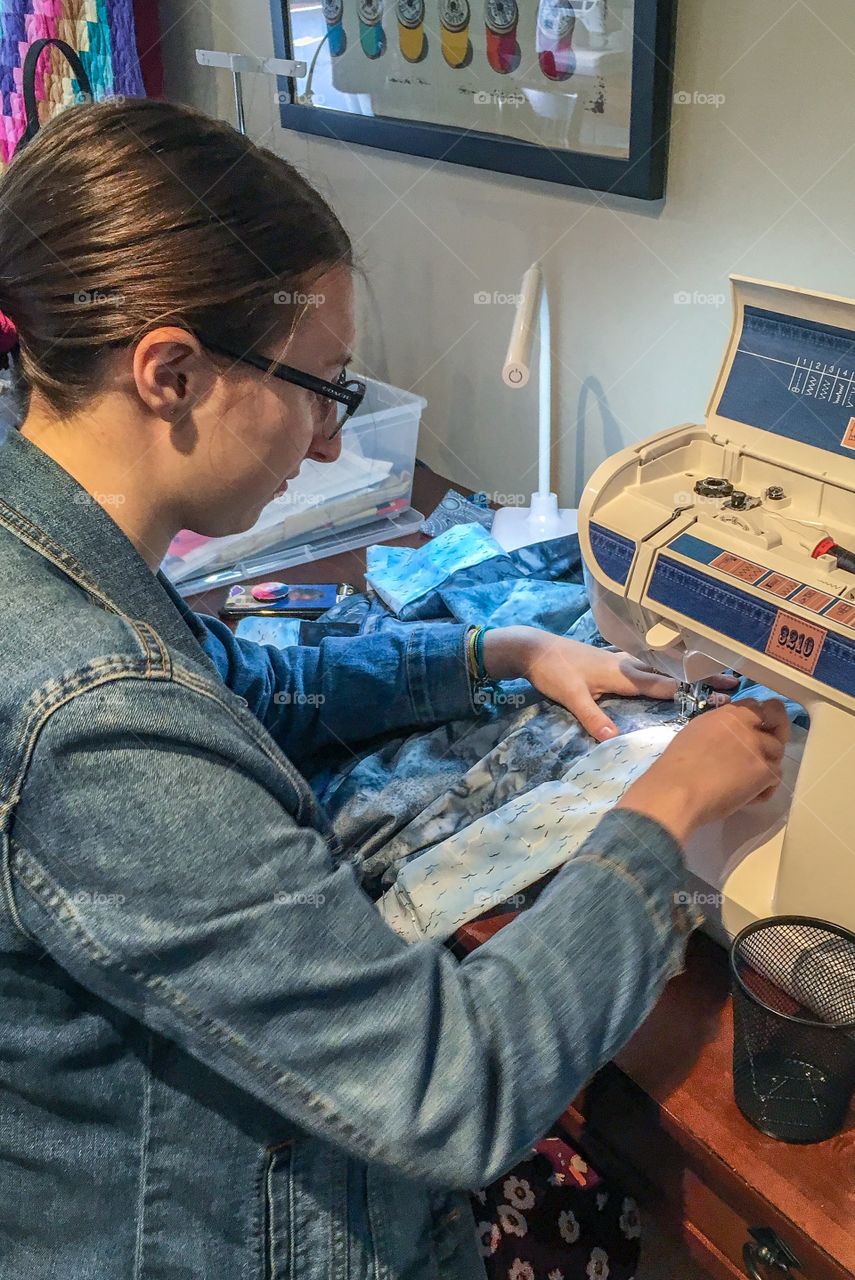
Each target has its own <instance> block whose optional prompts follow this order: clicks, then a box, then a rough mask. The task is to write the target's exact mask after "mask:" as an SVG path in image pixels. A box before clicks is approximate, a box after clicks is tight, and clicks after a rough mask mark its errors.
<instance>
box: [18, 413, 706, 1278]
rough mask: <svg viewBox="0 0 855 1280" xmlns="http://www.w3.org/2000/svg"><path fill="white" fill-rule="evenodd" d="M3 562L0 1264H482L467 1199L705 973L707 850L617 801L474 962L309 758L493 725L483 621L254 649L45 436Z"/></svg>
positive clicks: (321, 1273)
mask: <svg viewBox="0 0 855 1280" xmlns="http://www.w3.org/2000/svg"><path fill="white" fill-rule="evenodd" d="M0 579H2V581H1V582H0V590H2V598H3V599H4V600H5V607H4V609H3V626H2V629H0V668H1V669H2V683H1V684H0V733H2V751H0V856H2V881H3V888H2V904H0V966H1V968H0V1017H2V1026H3V1033H2V1037H1V1038H0V1275H2V1276H3V1277H6V1276H8V1277H10V1278H11V1277H13V1276H14V1277H15V1280H53V1278H54V1277H56V1276H63V1277H67V1278H68V1280H124V1278H127V1280H131V1278H132V1277H133V1278H134V1280H274V1278H275V1280H282V1278H288V1280H404V1278H405V1277H406V1278H407V1280H452V1278H453V1280H478V1278H479V1277H482V1276H483V1266H482V1262H481V1258H480V1254H479V1250H478V1246H477V1243H476V1239H475V1235H474V1230H473V1219H472V1215H471V1211H470V1209H469V1200H468V1197H467V1195H466V1188H476V1187H479V1186H481V1185H483V1184H486V1183H487V1182H489V1181H491V1180H493V1179H495V1178H496V1177H498V1176H499V1175H500V1174H501V1173H502V1172H504V1171H505V1170H506V1169H508V1168H509V1167H511V1166H512V1165H513V1164H514V1163H515V1162H516V1161H517V1160H518V1159H519V1158H520V1157H521V1156H522V1155H523V1154H524V1153H525V1152H526V1150H527V1149H528V1147H529V1146H530V1144H531V1143H532V1141H533V1140H535V1139H536V1138H537V1137H538V1136H539V1135H540V1134H541V1133H542V1132H543V1131H544V1130H545V1129H546V1128H547V1127H548V1126H549V1125H550V1124H551V1123H552V1121H553V1120H554V1119H555V1118H556V1116H557V1115H558V1114H559V1113H560V1112H561V1111H562V1110H563V1109H564V1107H565V1106H566V1105H567V1103H568V1102H569V1101H570V1100H571V1098H572V1097H573V1095H574V1094H575V1093H576V1091H577V1090H578V1089H579V1087H580V1086H581V1085H582V1084H583V1083H584V1082H585V1080H587V1078H588V1077H589V1076H590V1075H591V1074H592V1073H593V1072H594V1071H595V1070H596V1069H597V1068H598V1067H599V1066H600V1065H601V1064H602V1063H603V1062H605V1061H606V1060H607V1059H608V1058H609V1057H611V1056H612V1055H613V1054H614V1052H615V1051H616V1050H617V1049H618V1048H619V1047H620V1046H621V1045H622V1044H623V1043H624V1042H625V1040H626V1039H627V1038H628V1036H629V1035H630V1034H631V1032H632V1031H633V1030H634V1028H635V1027H636V1026H637V1025H638V1024H639V1022H640V1021H641V1020H642V1019H643V1017H644V1015H645V1014H646V1012H647V1011H648V1010H649V1009H650V1007H651V1005H652V1004H653V1002H654V1001H655V999H656V997H657V995H658V994H659V992H660V991H661V989H662V987H663V984H664V983H665V981H666V979H667V978H668V977H669V976H670V975H671V974H673V973H675V972H678V971H679V969H680V968H681V967H682V963H683V959H682V957H683V951H684V944H685V939H686V935H687V933H688V932H689V930H690V929H691V927H692V926H693V924H694V923H695V922H696V921H695V919H694V916H693V913H692V912H691V911H687V910H686V908H685V907H683V906H682V905H680V903H679V897H680V895H679V894H678V895H676V898H675V890H678V889H679V888H680V886H681V884H682V862H681V851H680V849H679V847H678V846H677V845H676V844H675V842H674V841H673V839H672V838H671V837H670V836H669V835H668V834H667V833H666V832H665V831H664V830H663V829H662V828H660V827H659V826H658V825H657V824H656V823H654V822H652V821H650V820H649V819H647V818H644V817H642V816H641V815H636V814H632V813H630V812H626V811H624V812H620V813H618V812H614V813H612V814H610V815H608V816H607V817H606V818H605V819H604V820H603V821H602V823H601V824H600V826H599V827H598V828H597V830H596V832H595V833H594V835H593V836H592V837H591V838H590V839H589V840H588V842H587V844H586V845H585V847H584V848H583V850H582V851H581V853H580V854H579V855H578V856H577V857H575V858H574V859H573V861H572V862H570V863H569V864H568V865H567V866H566V867H565V868H564V869H563V870H562V871H561V872H560V873H559V874H558V875H557V876H556V878H555V880H554V881H553V883H552V885H551V887H550V888H549V889H548V890H547V891H546V892H544V893H543V894H542V895H541V897H540V899H539V901H538V902H537V904H536V905H535V906H534V907H533V908H532V909H531V910H530V911H529V912H527V913H525V914H524V915H523V916H521V917H520V918H519V919H518V920H517V921H515V922H514V923H512V924H511V925H509V926H508V927H507V928H506V929H504V930H502V931H501V932H500V933H499V934H498V935H497V936H496V937H495V938H494V939H493V940H492V941H491V942H489V943H488V944H487V945H485V946H483V947H482V948H480V950H478V951H477V952H475V953H474V954H473V955H471V956H470V957H469V958H468V959H466V960H465V961H464V962H462V963H460V962H458V961H457V960H455V959H454V958H453V956H452V955H451V954H450V953H449V952H448V951H447V950H446V949H444V948H443V947H441V946H439V945H436V944H434V943H427V942H425V943H419V944H417V945H414V946H408V945H407V944H405V943H404V942H403V941H402V940H401V939H400V938H398V937H397V935H395V934H394V933H392V932H391V931H390V930H389V929H388V928H387V927H386V925H385V924H384V923H383V921H382V920H381V918H380V916H379V914H378V912H377V910H376V908H375V907H374V904H373V903H372V902H371V900H370V899H369V898H368V897H367V896H366V895H365V894H364V893H363V892H362V890H361V888H360V887H359V885H358V883H357V881H356V878H355V875H354V872H353V869H352V867H351V866H350V864H349V863H348V861H347V858H346V856H342V853H343V852H344V853H346V851H340V850H336V849H335V848H334V847H331V844H330V841H329V839H328V838H327V836H326V835H325V830H326V822H325V819H324V815H323V814H322V813H321V812H320V810H319V807H318V805H317V803H316V801H315V799H314V797H313V795H312V792H311V790H310V788H309V787H308V785H307V783H306V782H305V781H304V779H303V778H302V777H301V775H300V773H299V764H300V761H301V759H302V758H305V757H307V756H308V755H309V754H313V753H317V752H318V751H323V749H324V748H325V746H328V745H329V744H331V743H336V744H342V743H345V744H356V743H359V742H360V741H361V740H364V739H366V738H367V737H370V736H372V735H375V734H377V733H378V732H380V731H382V730H384V729H395V728H400V727H401V726H407V725H412V726H419V725H427V724H431V723H435V722H436V721H438V720H442V719H443V718H450V717H459V716H461V715H465V714H468V713H471V714H473V715H474V714H475V708H474V706H473V703H472V696H471V690H470V685H469V679H468V676H467V673H466V666H465V661H464V639H463V637H464V629H463V628H462V627H459V626H457V625H448V626H444V627H426V628H416V629H414V631H413V632H412V634H411V636H410V637H409V638H407V639H402V638H401V637H400V636H397V635H396V636H383V635H379V636H367V637H364V638H361V637H354V638H349V639H339V640H325V641H324V642H323V643H322V644H321V646H320V647H319V648H295V649H291V650H287V651H283V652H277V651H275V650H272V649H268V648H266V647H263V646H256V645H253V644H249V643H246V642H241V641H239V640H236V639H235V638H234V637H233V636H232V634H231V632H230V631H229V629H228V628H227V627H225V626H224V625H223V624H222V623H220V622H219V621H217V620H216V619H213V618H208V617H204V616H198V615H195V614H194V613H192V612H191V611H190V610H189V609H188V607H187V606H186V605H185V604H184V603H183V602H182V601H181V600H180V598H179V597H178V595H177V594H176V593H175V592H174V591H173V590H172V588H171V587H170V585H169V584H168V583H167V581H166V580H165V579H164V578H163V577H162V576H161V575H160V574H154V573H153V572H152V571H151V570H150V569H149V568H148V566H147V565H146V564H145V561H144V560H143V559H142V558H141V557H140V555H139V554H138V552H137V551H136V549H135V548H134V547H133V545H132V543H131V542H130V541H129V539H128V538H127V537H126V536H125V535H124V533H122V531H121V530H120V529H119V527H118V525H117V524H116V523H115V522H114V521H113V520H112V519H111V517H110V516H109V515H108V514H107V512H106V510H105V509H104V507H102V506H101V505H99V503H98V502H96V501H94V500H93V499H91V498H90V497H89V496H88V495H87V494H86V492H85V491H84V490H83V489H82V488H81V487H80V486H79V485H78V484H77V482H76V481H75V480H74V479H73V478H72V477H71V476H70V475H69V474H68V473H67V472H66V471H65V470H64V469H63V468H61V467H60V466H59V465H57V464H56V463H55V462H53V460H52V459H50V458H49V457H48V456H47V455H46V454H44V453H43V452H42V451H41V450H40V449H38V448H37V447H36V446H35V445H34V444H32V443H31V442H30V441H28V440H27V439H26V438H24V437H22V436H20V434H19V433H18V432H17V431H12V432H11V433H10V435H9V438H8V440H7V441H6V443H5V444H3V445H2V446H0ZM320 695H323V697H321V696H320Z"/></svg>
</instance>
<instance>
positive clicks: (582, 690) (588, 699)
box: [562, 684, 619, 742]
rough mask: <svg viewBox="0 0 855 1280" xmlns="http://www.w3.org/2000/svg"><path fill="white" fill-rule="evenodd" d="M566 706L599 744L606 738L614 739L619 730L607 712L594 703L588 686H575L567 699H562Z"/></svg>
mask: <svg viewBox="0 0 855 1280" xmlns="http://www.w3.org/2000/svg"><path fill="white" fill-rule="evenodd" d="M562 702H563V703H564V706H565V707H566V708H567V710H568V711H569V712H571V713H572V714H573V715H574V716H575V717H576V719H577V720H578V721H579V723H580V725H581V726H582V728H583V729H587V731H588V733H590V734H591V736H592V737H594V738H596V739H597V741H598V742H603V741H605V739H606V738H614V737H616V736H617V734H618V732H619V730H618V727H617V725H616V724H615V722H614V720H610V719H609V717H608V716H607V715H606V713H605V711H603V710H601V708H600V707H598V706H597V704H596V702H595V701H594V698H593V695H592V694H591V692H590V690H589V689H588V687H587V685H584V684H578V685H577V684H574V685H572V686H571V688H570V691H569V693H568V694H567V697H566V698H562Z"/></svg>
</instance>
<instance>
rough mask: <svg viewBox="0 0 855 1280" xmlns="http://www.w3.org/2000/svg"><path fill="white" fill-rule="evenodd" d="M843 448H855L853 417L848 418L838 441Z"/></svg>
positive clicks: (854, 420) (854, 419)
mask: <svg viewBox="0 0 855 1280" xmlns="http://www.w3.org/2000/svg"><path fill="white" fill-rule="evenodd" d="M840 443H841V444H842V445H843V448H844V449H855V418H850V419H849V422H848V424H847V426H846V430H845V431H844V432H843V439H842V440H841V441H840Z"/></svg>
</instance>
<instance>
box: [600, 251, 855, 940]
mask: <svg viewBox="0 0 855 1280" xmlns="http://www.w3.org/2000/svg"><path fill="white" fill-rule="evenodd" d="M731 283H732V288H733V326H732V331H731V335H730V340H729V342H728V346H727V350H726V352H725V356H724V360H723V362H722V367H721V371H720V373H719V377H718V380H717V382H716V385H715V388H714V390H713V394H712V396H711V399H710V403H709V407H708V410H707V418H706V422H705V423H703V424H686V425H683V426H679V427H675V428H672V429H670V430H667V431H662V432H659V433H658V434H656V435H652V436H651V437H650V438H649V439H647V440H645V441H643V442H642V443H641V444H639V445H635V446H633V447H632V448H628V449H624V450H622V451H621V452H619V453H617V454H615V455H614V456H613V457H611V458H609V459H607V460H606V461H605V462H604V463H603V464H602V466H600V467H599V468H598V469H597V471H596V472H595V473H594V475H593V476H592V478H591V480H590V481H589V483H588V485H587V488H586V490H585V493H584V495H583V498H582V503H581V507H580V512H579V536H580V545H581V549H582V554H583V558H584V561H585V574H586V581H587V583H588V587H589V591H590V596H591V604H592V608H593V612H594V616H595V618H596V620H597V623H598V625H599V627H600V630H601V631H602V633H603V635H604V636H605V637H606V638H607V639H608V640H609V641H611V642H612V643H613V644H616V645H620V646H621V647H623V648H626V649H629V650H631V651H632V652H634V653H636V654H638V655H639V656H641V657H643V658H644V659H645V660H646V661H648V662H649V663H650V664H651V665H652V666H654V667H656V668H658V669H659V670H661V671H665V672H667V673H669V674H671V675H673V676H674V677H676V678H677V679H678V680H680V681H681V682H685V687H684V690H683V692H684V695H685V702H684V706H686V707H692V706H697V705H702V704H699V702H698V689H697V682H702V681H703V680H704V679H705V678H706V677H708V676H709V675H711V674H712V673H713V672H717V671H720V670H721V669H722V668H724V667H727V668H730V667H732V668H733V669H734V670H736V671H738V672H740V673H743V674H745V675H748V676H751V677H752V678H754V679H756V680H758V681H759V682H760V683H762V684H764V685H768V686H771V688H773V689H774V690H775V691H776V692H778V693H780V694H781V695H782V696H783V697H788V698H792V699H793V700H795V701H796V702H799V703H801V704H802V706H804V708H805V709H806V711H807V714H808V717H809V723H810V727H809V729H808V730H807V732H806V733H805V731H798V730H797V731H795V733H794V737H793V740H792V742H791V744H790V746H789V747H788V752H787V760H786V765H787V769H786V772H785V779H784V784H783V785H782V786H781V787H780V788H779V789H778V793H777V795H776V796H775V798H774V799H773V800H772V801H770V802H767V805H766V806H760V808H765V809H767V810H768V812H767V813H766V818H767V822H766V828H765V834H764V837H763V839H762V840H760V841H759V843H758V842H757V840H756V839H755V840H752V841H746V840H745V839H744V832H743V828H742V825H741V823H742V818H741V815H736V817H735V818H732V819H729V820H728V822H727V824H725V830H719V831H718V833H717V836H716V837H715V838H713V837H711V838H710V839H709V840H707V841H706V843H705V845H704V847H703V848H700V849H696V850H693V851H690V856H691V862H692V870H693V872H694V873H695V875H696V876H697V877H698V881H699V889H700V890H706V891H707V893H706V899H705V905H704V910H705V911H706V912H707V914H708V917H709V918H710V919H711V920H712V921H713V925H712V927H713V931H718V932H722V933H726V934H729V935H733V934H734V933H735V932H736V931H737V930H738V929H739V928H741V927H742V926H743V925H744V924H746V923H747V922H748V921H749V920H751V919H755V918H759V917H763V916H767V915H771V914H783V913H799V914H808V915H814V916H819V917H822V918H824V919H827V920H832V921H835V922H837V923H839V924H842V925H845V926H848V927H849V928H855V843H853V839H852V836H851V834H850V833H851V831H852V828H853V825H854V824H853V819H855V785H853V775H855V763H853V761H855V757H853V756H851V755H850V754H849V748H850V744H851V743H852V741H853V736H855V301H851V300H849V299H846V298H838V297H833V296H831V295H828V294H821V293H812V292H808V291H807V290H802V289H797V288H788V287H785V286H782V285H778V284H771V283H766V282H763V281H758V280H751V279H747V278H745V277H741V276H733V277H731ZM754 818H756V814H755V815H752V821H753V820H754ZM755 825H756V824H755ZM755 835H756V832H755ZM746 850H748V851H747V852H746Z"/></svg>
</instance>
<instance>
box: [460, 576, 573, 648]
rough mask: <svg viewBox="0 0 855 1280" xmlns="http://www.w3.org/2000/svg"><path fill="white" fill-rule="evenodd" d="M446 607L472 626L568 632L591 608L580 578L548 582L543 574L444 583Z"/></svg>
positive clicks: (560, 633) (558, 632)
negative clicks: (524, 627)
mask: <svg viewBox="0 0 855 1280" xmlns="http://www.w3.org/2000/svg"><path fill="white" fill-rule="evenodd" d="M439 594H440V596H441V597H442V600H443V603H444V604H445V607H446V608H447V609H448V611H449V613H451V615H452V616H453V617H454V618H456V619H457V621H458V622H466V623H469V624H470V626H474V625H478V624H480V625H484V626H487V625H489V626H491V627H511V626H515V625H517V624H522V625H526V626H532V627H542V628H543V629H544V630H545V631H552V632H554V633H555V634H556V635H564V634H565V632H567V631H569V629H570V627H572V625H573V624H574V622H577V621H578V619H579V618H580V617H581V616H582V614H583V613H584V612H585V611H586V609H587V608H588V594H587V592H586V590H585V588H584V586H583V585H582V583H577V582H544V581H543V580H542V579H540V578H500V579H499V580H498V581H497V582H485V583H478V582H475V583H472V584H471V585H469V586H455V585H454V582H453V581H452V582H451V583H447V584H446V585H445V586H444V587H440V589H439Z"/></svg>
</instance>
